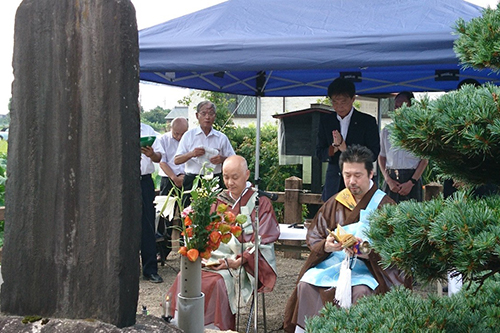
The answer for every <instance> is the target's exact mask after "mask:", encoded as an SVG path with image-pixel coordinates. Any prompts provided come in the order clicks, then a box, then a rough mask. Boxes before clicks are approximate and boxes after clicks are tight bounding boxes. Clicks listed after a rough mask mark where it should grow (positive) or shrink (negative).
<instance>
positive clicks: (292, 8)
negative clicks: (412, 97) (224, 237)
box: [139, 0, 500, 331]
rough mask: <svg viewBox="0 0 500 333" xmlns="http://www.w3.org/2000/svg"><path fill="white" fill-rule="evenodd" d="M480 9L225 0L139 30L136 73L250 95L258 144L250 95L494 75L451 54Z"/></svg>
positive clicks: (387, 0)
mask: <svg viewBox="0 0 500 333" xmlns="http://www.w3.org/2000/svg"><path fill="white" fill-rule="evenodd" d="M481 10H482V8H481V7H478V6H475V5H472V4H470V3H468V2H465V1H463V0H420V1H415V0H378V1H373V0H350V1H349V0H314V1H306V0H229V1H227V2H224V3H221V4H219V5H216V6H213V7H210V8H207V9H204V10H201V11H198V12H195V13H192V14H189V15H186V16H183V17H180V18H177V19H174V20H171V21H168V22H165V23H162V24H159V25H157V26H154V27H151V28H148V29H144V30H141V31H140V32H139V49H140V58H139V59H140V78H141V80H144V81H150V82H157V83H162V84H168V85H173V86H179V87H188V88H194V89H202V90H210V91H217V92H226V93H231V94H240V95H251V96H257V97H258V99H257V142H259V140H260V132H259V128H260V102H259V101H260V100H259V98H260V97H262V96H285V97H286V96H324V95H325V94H326V88H327V86H328V84H329V83H330V82H331V81H332V80H333V79H335V78H336V77H339V76H343V77H346V78H350V79H352V80H353V81H354V82H355V85H356V90H357V93H358V94H383V93H392V92H398V91H401V90H410V91H414V92H417V91H448V90H453V89H456V88H457V84H458V82H459V81H460V80H462V79H465V78H473V79H476V80H478V81H479V82H480V83H484V82H486V81H491V82H494V83H498V82H499V78H500V77H499V75H498V74H496V73H493V72H491V71H489V70H483V71H475V70H472V69H467V70H465V69H462V68H461V66H460V65H459V63H458V59H457V57H456V55H455V53H454V52H453V41H454V39H455V38H456V36H453V34H452V31H453V29H452V26H453V25H454V23H455V21H456V20H457V19H458V18H463V19H465V20H470V19H471V18H474V17H477V16H480V15H481ZM255 175H256V178H258V176H259V144H257V147H256V165H255ZM257 225H258V224H257ZM255 232H256V233H257V234H258V230H255ZM256 239H258V237H256ZM256 249H258V246H256ZM255 257H256V258H257V256H255ZM257 265H258V261H256V263H255V266H256V267H257ZM256 279H257V276H256ZM254 296H255V298H254V301H255V305H256V306H257V294H256V293H255V295H254ZM254 328H255V331H257V310H255V327H254Z"/></svg>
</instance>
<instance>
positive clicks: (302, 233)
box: [278, 224, 307, 240]
mask: <svg viewBox="0 0 500 333" xmlns="http://www.w3.org/2000/svg"><path fill="white" fill-rule="evenodd" d="M289 226H290V224H280V237H279V238H278V239H279V240H306V235H307V229H306V228H302V229H300V228H289Z"/></svg>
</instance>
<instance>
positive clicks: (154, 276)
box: [142, 274, 163, 283]
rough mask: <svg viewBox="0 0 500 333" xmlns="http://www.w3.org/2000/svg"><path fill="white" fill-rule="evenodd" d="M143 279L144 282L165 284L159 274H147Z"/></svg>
mask: <svg viewBox="0 0 500 333" xmlns="http://www.w3.org/2000/svg"><path fill="white" fill-rule="evenodd" d="M142 278H143V279H144V280H148V281H149V282H153V283H162V282H163V279H162V278H161V276H159V275H158V274H147V275H143V276H142Z"/></svg>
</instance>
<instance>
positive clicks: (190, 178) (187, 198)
mask: <svg viewBox="0 0 500 333" xmlns="http://www.w3.org/2000/svg"><path fill="white" fill-rule="evenodd" d="M196 176H198V175H197V174H194V173H188V174H186V175H185V176H184V182H183V183H182V186H184V190H185V191H187V190H190V189H192V188H193V182H194V179H195V178H196ZM214 177H219V187H220V188H226V187H225V185H224V180H223V179H222V173H215V174H214ZM182 200H183V204H184V207H187V206H189V205H190V204H191V195H189V194H184V197H183V199H182Z"/></svg>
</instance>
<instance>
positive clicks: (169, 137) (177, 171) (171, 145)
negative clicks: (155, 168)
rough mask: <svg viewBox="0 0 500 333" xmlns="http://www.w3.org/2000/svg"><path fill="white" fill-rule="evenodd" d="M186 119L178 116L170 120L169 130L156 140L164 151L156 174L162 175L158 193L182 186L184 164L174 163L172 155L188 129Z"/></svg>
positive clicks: (165, 193) (173, 155) (163, 193)
mask: <svg viewBox="0 0 500 333" xmlns="http://www.w3.org/2000/svg"><path fill="white" fill-rule="evenodd" d="M188 126H189V124H188V121H187V119H185V118H182V117H178V118H175V119H174V120H172V123H171V129H170V132H168V133H165V134H163V135H162V136H160V137H159V138H157V139H156V140H157V141H158V142H159V144H160V145H161V146H162V148H163V151H164V152H165V153H164V154H163V155H162V157H161V161H160V170H159V172H158V174H159V175H160V176H161V177H162V178H161V184H160V195H168V193H169V192H170V190H171V189H172V186H174V185H175V186H177V187H178V188H181V187H182V182H183V181H184V164H175V163H174V157H175V153H176V152H177V148H178V147H179V141H180V140H181V138H182V136H183V135H184V133H186V131H187V130H188Z"/></svg>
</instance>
